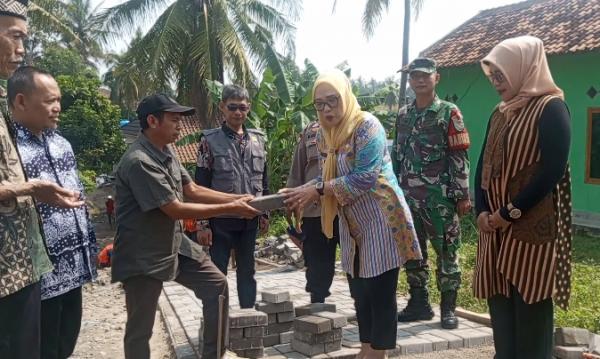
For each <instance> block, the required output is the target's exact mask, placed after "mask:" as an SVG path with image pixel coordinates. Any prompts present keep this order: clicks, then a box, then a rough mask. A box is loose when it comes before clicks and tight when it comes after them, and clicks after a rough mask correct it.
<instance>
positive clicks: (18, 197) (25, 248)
mask: <svg viewBox="0 0 600 359" xmlns="http://www.w3.org/2000/svg"><path fill="white" fill-rule="evenodd" d="M26 37H27V1H26V0H19V1H16V0H1V1H0V79H3V80H6V79H8V78H9V77H10V76H11V75H12V73H13V72H14V71H15V70H16V69H17V67H18V66H19V64H20V63H21V62H22V61H23V55H24V53H25V49H24V46H23V40H24V39H25V38H26ZM14 134H15V131H14V127H13V123H12V121H11V120H10V118H9V117H8V110H7V107H6V91H5V89H4V88H3V87H1V86H0V358H11V359H19V358H39V357H40V306H41V294H40V278H41V276H42V275H43V274H45V273H48V272H50V271H52V264H51V263H50V260H49V258H48V255H47V253H46V249H45V247H44V239H43V237H42V230H41V228H40V221H39V216H38V213H37V211H36V207H35V203H34V201H33V198H35V199H36V200H38V201H39V202H43V203H46V204H49V205H53V206H59V207H66V208H73V207H78V206H81V205H82V204H83V202H82V201H80V200H79V197H80V194H79V193H78V192H74V191H69V190H65V189H63V188H61V187H59V186H58V185H56V184H55V183H53V182H48V181H42V180H34V181H27V178H26V176H25V172H24V170H23V166H22V164H21V159H20V158H19V154H18V152H17V147H16V144H15V137H14Z"/></svg>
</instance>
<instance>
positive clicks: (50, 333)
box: [41, 287, 82, 359]
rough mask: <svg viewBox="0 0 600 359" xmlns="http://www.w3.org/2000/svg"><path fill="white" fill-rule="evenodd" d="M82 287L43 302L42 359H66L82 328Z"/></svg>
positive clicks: (73, 347)
mask: <svg viewBox="0 0 600 359" xmlns="http://www.w3.org/2000/svg"><path fill="white" fill-rule="evenodd" d="M81 312H82V296H81V287H79V288H76V289H73V290H71V291H69V292H67V293H64V294H61V295H59V296H56V297H54V298H50V299H46V300H43V301H42V325H41V326H42V359H66V358H68V357H69V356H70V355H71V354H73V351H74V350H75V344H77V337H79V329H80V328H81Z"/></svg>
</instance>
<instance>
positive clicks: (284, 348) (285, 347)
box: [273, 342, 294, 354]
mask: <svg viewBox="0 0 600 359" xmlns="http://www.w3.org/2000/svg"><path fill="white" fill-rule="evenodd" d="M273 348H275V349H277V351H278V352H280V353H281V354H286V353H289V352H292V351H294V349H292V342H289V343H285V344H284V343H281V344H279V345H276V346H274V347H273Z"/></svg>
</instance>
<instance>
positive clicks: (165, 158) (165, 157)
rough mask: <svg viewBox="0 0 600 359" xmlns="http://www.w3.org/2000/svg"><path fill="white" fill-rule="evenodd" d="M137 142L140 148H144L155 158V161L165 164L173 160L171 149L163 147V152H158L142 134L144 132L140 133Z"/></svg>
mask: <svg viewBox="0 0 600 359" xmlns="http://www.w3.org/2000/svg"><path fill="white" fill-rule="evenodd" d="M137 141H138V142H139V143H140V145H141V146H142V147H144V148H145V149H146V150H147V151H148V152H149V153H150V154H151V155H152V156H154V157H156V159H158V160H159V161H160V162H161V163H163V164H165V163H167V162H169V161H171V160H172V159H173V155H172V153H171V149H170V148H169V146H168V145H167V146H166V147H165V149H164V150H160V149H159V148H157V147H156V146H155V145H154V144H153V143H152V142H150V140H149V139H148V137H147V136H146V135H145V134H144V132H140V134H139V135H138V138H137Z"/></svg>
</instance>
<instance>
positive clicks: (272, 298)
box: [261, 289, 290, 304]
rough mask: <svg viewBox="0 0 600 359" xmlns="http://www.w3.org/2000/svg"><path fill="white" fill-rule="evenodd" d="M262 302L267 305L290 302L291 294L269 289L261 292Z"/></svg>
mask: <svg viewBox="0 0 600 359" xmlns="http://www.w3.org/2000/svg"><path fill="white" fill-rule="evenodd" d="M261 295H262V301H263V302H267V303H275V304H276V303H283V302H288V301H289V300H290V292H287V291H283V290H276V289H267V290H263V291H262V292H261Z"/></svg>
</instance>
